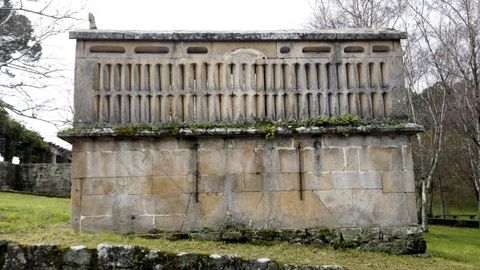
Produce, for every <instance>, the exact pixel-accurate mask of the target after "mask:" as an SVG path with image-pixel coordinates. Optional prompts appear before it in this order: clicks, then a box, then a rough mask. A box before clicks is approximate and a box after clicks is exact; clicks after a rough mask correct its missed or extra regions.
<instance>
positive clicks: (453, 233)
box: [0, 192, 480, 270]
mask: <svg viewBox="0 0 480 270" xmlns="http://www.w3.org/2000/svg"><path fill="white" fill-rule="evenodd" d="M69 208H70V201H69V199H62V198H47V197H41V196H32V195H23V194H14V193H5V192H0V239H3V240H12V241H16V242H19V243H23V244H34V243H52V244H59V245H63V246H72V245H85V246H90V247H94V246H96V245H97V244H99V243H110V244H130V245H142V246H147V247H149V248H156V249H161V250H164V251H169V252H192V253H203V254H211V253H219V254H237V255H239V256H242V257H246V258H264V257H267V258H270V259H273V260H276V261H278V262H281V263H290V264H337V265H341V266H343V267H345V268H346V269H359V270H362V269H365V270H367V269H369V270H370V269H382V270H385V269H405V270H406V269H408V270H413V269H419V270H420V269H448V270H454V269H455V270H456V269H480V258H479V255H480V230H479V229H459V228H447V227H440V226H431V227H430V229H431V232H430V233H428V234H426V235H425V238H426V240H427V242H428V253H427V255H418V256H405V255H403V256H397V255H387V254H381V253H369V252H361V251H358V250H332V249H328V248H318V247H307V246H301V245H297V244H288V243H280V244H274V245H269V246H259V245H252V244H225V243H221V242H209V241H196V240H182V241H168V240H162V239H159V240H158V239H157V240H151V239H143V238H139V237H131V236H130V237H129V236H122V235H116V234H96V235H92V234H79V233H75V232H74V231H73V230H72V229H70V227H69V224H68V223H69V216H70V214H69V210H70V209H69Z"/></svg>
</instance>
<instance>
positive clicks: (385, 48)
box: [372, 45, 390, 53]
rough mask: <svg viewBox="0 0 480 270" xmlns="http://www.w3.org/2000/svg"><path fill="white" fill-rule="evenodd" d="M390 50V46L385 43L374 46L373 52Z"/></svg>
mask: <svg viewBox="0 0 480 270" xmlns="http://www.w3.org/2000/svg"><path fill="white" fill-rule="evenodd" d="M389 51H390V47H389V46H385V45H376V46H373V47H372V52H375V53H386V52H389Z"/></svg>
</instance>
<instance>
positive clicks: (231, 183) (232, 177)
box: [225, 174, 248, 194]
mask: <svg viewBox="0 0 480 270" xmlns="http://www.w3.org/2000/svg"><path fill="white" fill-rule="evenodd" d="M244 175H248V174H227V175H225V192H226V193H227V194H228V193H231V192H241V191H242V185H243V177H244Z"/></svg>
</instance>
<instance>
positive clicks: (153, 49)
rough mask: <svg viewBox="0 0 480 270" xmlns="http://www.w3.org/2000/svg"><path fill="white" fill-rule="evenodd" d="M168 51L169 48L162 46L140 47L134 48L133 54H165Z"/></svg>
mask: <svg viewBox="0 0 480 270" xmlns="http://www.w3.org/2000/svg"><path fill="white" fill-rule="evenodd" d="M169 51H170V50H169V48H168V47H164V46H140V47H136V48H135V53H158V54H166V53H168V52H169Z"/></svg>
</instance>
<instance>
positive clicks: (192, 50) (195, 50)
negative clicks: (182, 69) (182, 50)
mask: <svg viewBox="0 0 480 270" xmlns="http://www.w3.org/2000/svg"><path fill="white" fill-rule="evenodd" d="M187 53H191V54H206V53H208V49H207V48H206V47H188V48H187Z"/></svg>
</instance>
